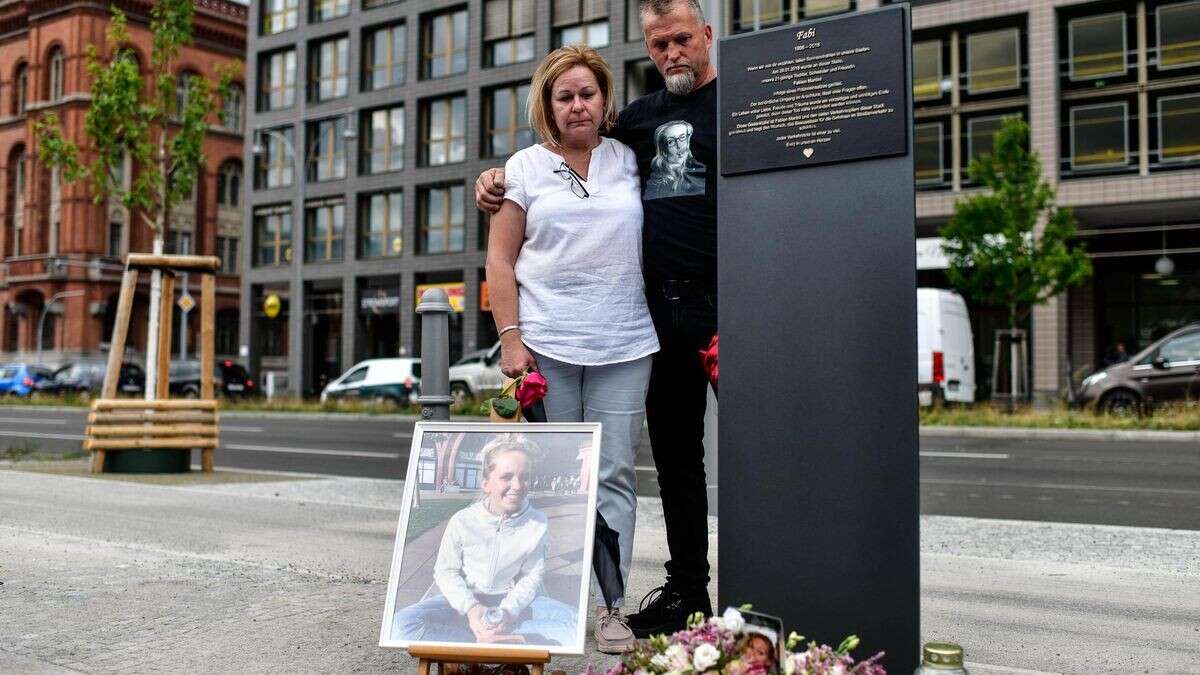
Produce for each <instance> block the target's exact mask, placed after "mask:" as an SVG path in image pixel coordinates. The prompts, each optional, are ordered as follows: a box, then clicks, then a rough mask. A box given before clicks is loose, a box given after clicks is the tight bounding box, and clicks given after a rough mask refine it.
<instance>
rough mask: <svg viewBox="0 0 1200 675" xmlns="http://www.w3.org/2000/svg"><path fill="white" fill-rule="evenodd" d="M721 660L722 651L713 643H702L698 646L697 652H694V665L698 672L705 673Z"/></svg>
mask: <svg viewBox="0 0 1200 675" xmlns="http://www.w3.org/2000/svg"><path fill="white" fill-rule="evenodd" d="M720 660H721V652H719V651H717V648H716V647H714V646H712V645H707V644H705V645H700V646H699V647H696V651H695V653H693V654H692V665H693V666H694V667H695V668H696V672H699V673H703V672H704V671H706V670H708V669H709V668H712V667H713V666H715V665H717V661H720Z"/></svg>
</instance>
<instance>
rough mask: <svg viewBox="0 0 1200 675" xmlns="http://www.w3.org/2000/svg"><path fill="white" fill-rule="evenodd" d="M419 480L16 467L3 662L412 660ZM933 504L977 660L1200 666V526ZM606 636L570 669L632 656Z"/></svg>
mask: <svg viewBox="0 0 1200 675" xmlns="http://www.w3.org/2000/svg"><path fill="white" fill-rule="evenodd" d="M262 478H263V479H270V478H272V477H271V476H270V475H264V476H262ZM400 492H401V484H400V483H398V482H395V481H385V480H369V479H353V478H316V479H313V480H286V481H279V482H277V481H272V480H264V482H258V483H253V482H241V483H229V484H220V485H205V486H202V487H187V486H161V485H146V484H138V483H128V482H119V481H112V480H96V479H93V478H84V477H70V476H63V475H52V474H45V473H27V472H23V471H17V470H12V469H11V468H7V467H2V466H0V514H3V515H2V516H0V582H2V584H3V585H0V672H2V673H9V672H20V673H29V672H71V671H75V672H158V671H171V672H206V673H207V672H222V673H225V672H291V671H296V672H347V671H368V672H380V671H390V672H401V673H411V672H413V671H414V670H415V664H414V663H413V661H412V660H411V659H409V658H408V657H407V655H406V654H404V653H403V652H402V651H399V650H387V649H381V648H379V647H378V646H377V642H378V634H379V624H380V618H381V614H382V611H383V602H384V595H385V591H386V586H387V575H388V568H389V565H390V559H391V552H392V545H393V539H394V533H395V527H396V520H397V516H398V505H399V499H400ZM639 509H640V513H639V529H638V536H637V539H636V542H635V566H634V570H633V574H632V578H631V580H630V584H631V591H630V594H629V595H630V597H631V598H635V599H636V598H640V597H641V595H642V594H643V593H645V592H646V591H648V590H649V589H650V588H651V587H652V586H654V585H657V584H658V583H659V581H660V579H661V560H662V559H663V557H664V556H665V541H664V530H663V525H662V514H661V509H660V507H659V504H658V501H657V500H654V499H641V500H639ZM921 522H922V618H921V620H922V635H923V637H924V638H925V639H938V638H943V639H953V640H956V641H959V642H961V643H962V644H964V646H965V647H966V649H967V655H968V659H969V661H970V662H971V664H972V668H971V670H972V673H973V674H974V675H986V674H988V673H1013V672H1134V671H1136V672H1143V671H1149V672H1172V673H1175V672H1200V665H1197V664H1200V611H1197V610H1198V609H1200V532H1187V531H1175V530H1158V529H1137V528H1118V527H1104V526H1087V525H1062V524H1048V523H1024V522H1016V521H982V520H977V519H969V518H946V517H923V518H922V519H921ZM716 524H717V523H716V520H715V519H710V542H711V544H712V547H711V553H710V555H711V556H712V559H713V560H714V561H715V558H716V537H715V532H716ZM714 576H716V575H715V574H714ZM797 628H798V629H800V630H801V631H803V627H797ZM589 652H590V653H589V656H588V657H586V658H556V659H555V660H554V667H555V668H562V669H564V670H566V671H568V672H573V673H574V672H579V671H580V670H582V669H583V667H584V666H585V664H586V663H588V662H590V663H592V664H595V665H600V666H604V665H608V664H611V663H613V659H612V658H610V657H604V656H601V655H598V654H595V653H594V651H591V645H589ZM896 672H897V673H901V674H902V675H903V672H904V671H903V669H898V670H896Z"/></svg>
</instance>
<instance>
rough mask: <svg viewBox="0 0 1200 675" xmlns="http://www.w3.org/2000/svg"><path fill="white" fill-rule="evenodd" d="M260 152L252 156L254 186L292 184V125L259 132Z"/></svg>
mask: <svg viewBox="0 0 1200 675" xmlns="http://www.w3.org/2000/svg"><path fill="white" fill-rule="evenodd" d="M258 142H259V145H260V146H261V149H262V152H260V153H257V154H256V155H255V157H254V187H255V188H257V189H260V190H261V189H263V188H277V187H286V186H288V185H291V184H292V178H293V177H292V169H293V168H294V166H295V164H294V162H295V159H294V158H293V157H292V147H293V142H292V127H280V128H278V129H268V130H264V131H262V132H260V133H259V141H258Z"/></svg>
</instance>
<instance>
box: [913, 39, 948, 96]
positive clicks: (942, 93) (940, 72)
mask: <svg viewBox="0 0 1200 675" xmlns="http://www.w3.org/2000/svg"><path fill="white" fill-rule="evenodd" d="M928 44H936V45H937V73H938V74H937V95H936V96H918V95H917V81H916V79H917V78H916V66H917V56H916V53H915V52H916V50H917V48H918V47H920V46H922V45H928ZM912 47H913V52H914V54H913V57H912V60H913V92H912V97H913V102H914V103H915V102H919V101H938V100H941V99H942V98H944V97H945V96H946V92H945V91H942V82H943V81H944V80H945V79H946V73H945V72H944V71H943V70H942V65H943V64H942V60H943V59H942V57H943V56H944V53H943V48H944V45H943V43H942V39H941V38H940V37H939V38H933V39H931V40H921V41H920V42H914V43H913V45H912Z"/></svg>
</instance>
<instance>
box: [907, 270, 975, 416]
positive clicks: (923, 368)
mask: <svg viewBox="0 0 1200 675" xmlns="http://www.w3.org/2000/svg"><path fill="white" fill-rule="evenodd" d="M917 396H918V398H919V400H920V402H921V405H923V406H925V405H932V404H933V402H934V400H943V401H953V402H955V403H973V402H974V401H975V344H974V342H973V341H972V336H971V320H970V318H969V317H968V316H967V303H966V302H964V301H963V299H962V296H960V295H959V294H957V293H955V292H953V291H947V290H944V289H941V288H918V289H917Z"/></svg>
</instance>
